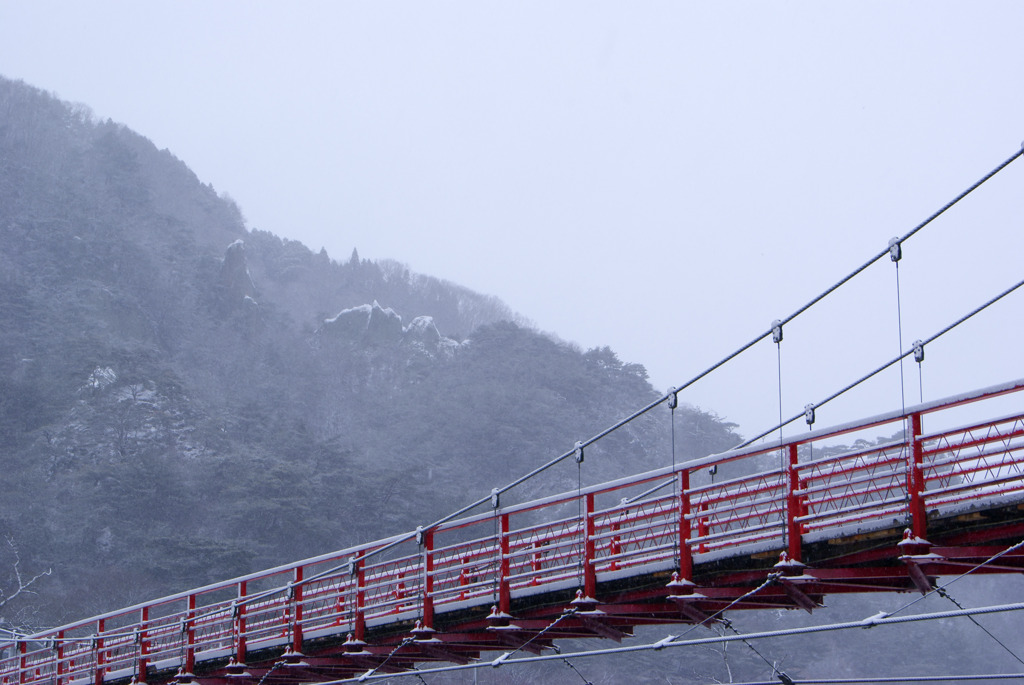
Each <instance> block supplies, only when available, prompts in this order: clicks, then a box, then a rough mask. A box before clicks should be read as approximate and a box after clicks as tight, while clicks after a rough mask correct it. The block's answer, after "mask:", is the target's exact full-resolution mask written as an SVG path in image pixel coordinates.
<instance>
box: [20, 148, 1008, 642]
mask: <svg viewBox="0 0 1024 685" xmlns="http://www.w3.org/2000/svg"><path fill="white" fill-rule="evenodd" d="M1022 155H1024V146H1022V147H1021V149H1019V150H1018V151H1017V152H1015V153H1014V154H1013V155H1011V156H1010V157H1008V158H1007V159H1006V160H1004V161H1003V162H1002V163H1000V164H999V165H998V166H996V167H995V168H994V169H992V170H991V171H989V172H988V173H987V174H985V175H984V176H983V177H982V178H980V179H979V180H977V181H976V182H975V183H973V184H972V185H971V186H970V187H968V188H967V189H966V190H964V191H962V192H961V193H960V194H958V195H957V196H956V197H954V198H953V199H952V200H950V201H949V202H947V203H946V204H945V205H943V206H942V207H941V208H940V209H938V210H937V211H936V212H934V213H933V214H931V215H930V216H929V217H928V218H926V219H925V220H924V221H922V222H921V223H919V224H918V225H917V226H915V227H914V228H912V229H911V230H910V231H908V232H907V233H905V234H904V235H903V236H901V237H899V238H898V239H897V240H898V242H899V243H902V242H903V241H905V240H907V239H909V238H910V237H911V236H913V235H914V234H916V233H917V232H919V231H920V230H921V229H923V228H924V227H925V226H927V225H928V224H930V223H931V222H932V221H934V220H935V219H937V218H938V217H940V216H941V215H942V214H944V213H945V212H946V211H947V210H949V209H950V208H951V207H953V206H954V205H956V204H957V203H959V202H960V201H961V200H963V199H964V198H966V197H967V196H968V195H970V194H971V193H973V192H974V191H975V190H977V189H978V188H979V187H980V186H982V185H983V184H984V183H985V182H987V181H988V180H990V179H991V178H992V177H994V176H995V175H996V174H998V173H999V172H1000V171H1002V170H1003V169H1005V168H1006V167H1007V166H1009V165H1010V164H1011V163H1013V162H1014V161H1015V160H1016V159H1018V158H1019V157H1021V156H1022ZM887 254H889V248H888V247H887V248H886V249H884V250H882V251H881V252H879V253H878V254H876V255H875V256H873V257H871V258H870V259H869V260H868V261H866V262H864V263H863V264H862V265H861V266H859V267H857V268H856V269H854V270H853V271H852V272H850V273H849V274H847V275H846V276H845V277H843V278H841V279H840V280H839V281H836V282H835V283H834V284H833V285H831V286H830V287H828V288H827V289H825V290H823V291H822V292H821V293H819V294H818V295H817V296H816V297H814V298H813V299H811V300H810V301H809V302H807V303H806V304H804V305H803V306H802V307H800V308H799V309H797V310H796V311H794V312H793V313H792V314H790V315H789V316H787V317H785V318H783V319H781V320H778V321H776V322H773V326H772V328H769V329H768V330H766V331H764V332H763V333H761V334H760V335H758V336H756V337H755V338H753V339H751V340H750V341H749V342H748V343H746V344H745V345H742V346H741V347H739V348H738V349H737V350H735V351H734V352H732V353H731V354H729V355H727V356H725V357H723V358H722V359H721V360H720V361H718V362H716V363H715V364H712V365H711V366H709V367H708V368H706V369H705V370H704V371H702V372H700V373H699V374H697V375H696V376H694V377H692V378H691V379H690V380H688V381H687V382H686V383H684V384H683V385H681V386H679V387H677V388H673V390H672V391H670V392H669V393H667V394H665V395H662V396H661V397H659V398H658V399H656V400H653V401H652V402H650V403H649V404H647V405H646V406H645V407H643V408H642V409H639V410H637V411H635V412H633V413H632V414H630V415H629V416H627V417H626V418H624V419H622V420H620V421H619V422H617V423H615V424H613V425H612V426H609V427H608V428H606V429H604V430H603V431H601V432H599V433H597V434H596V435H594V436H593V437H591V438H590V439H588V440H585V441H581V444H582V446H583V447H588V446H590V445H591V444H593V443H595V442H597V441H598V440H600V439H602V438H604V437H605V436H607V435H608V434H610V433H612V432H614V431H616V430H618V429H619V428H621V427H622V426H624V425H626V424H628V423H630V422H632V421H634V420H635V419H637V418H639V417H640V416H642V415H644V414H646V413H647V412H649V411H650V410H651V409H653V408H654V407H657V406H658V405H660V404H661V403H663V402H665V401H666V400H668V399H669V397H670V396H672V395H675V394H677V393H678V392H679V391H681V390H684V389H686V388H688V387H690V386H691V385H693V384H695V383H696V382H697V381H699V380H701V379H703V378H705V377H706V376H708V375H710V374H711V373H712V372H714V371H716V370H717V369H719V368H721V367H722V366H724V365H725V364H727V363H728V362H730V361H732V360H733V359H735V358H736V357H738V356H739V355H740V354H742V353H743V352H746V351H747V350H749V349H750V348H751V347H753V346H754V345H756V344H757V343H759V342H760V341H761V340H763V339H765V338H766V337H768V336H769V335H771V334H772V333H773V331H774V330H775V326H776V325H785V324H787V323H789V322H791V321H793V320H794V319H796V318H797V317H798V316H800V315H801V314H803V313H804V312H806V311H807V310H808V309H810V308H811V307H813V306H814V305H815V304H817V303H818V302H821V301H822V300H823V299H825V298H826V297H828V296H829V295H830V294H832V293H833V292H835V291H836V290H837V289H838V288H840V287H841V286H843V285H844V284H845V283H847V282H848V281H850V280H852V279H853V278H854V277H856V276H857V275H859V274H860V273H861V272H863V271H864V270H865V269H867V268H868V267H869V266H871V265H872V264H874V263H875V262H876V261H878V260H879V259H881V258H882V257H884V256H885V255H887ZM1022 283H1024V282H1022ZM1020 285H1021V283H1019V284H1018V285H1017V286H1014V288H1011V290H1013V289H1016V288H1017V287H1019V286H1020ZM1007 292H1009V291H1007ZM1004 294H1006V293H1004ZM1000 297H1002V296H1000ZM995 299H998V297H997V298H995ZM993 301H994V300H993ZM985 306H987V305H985ZM983 308H984V306H983V307H981V308H979V310H976V311H980V309H983ZM974 313H976V312H972V314H970V315H968V316H967V317H964V319H963V320H966V319H967V318H970V316H973V314H974ZM961 322H962V320H961V321H958V322H957V323H956V324H953V325H952V326H950V327H948V328H947V329H945V330H944V331H942V332H940V333H939V334H937V335H935V336H933V337H932V338H930V339H929V341H931V340H934V339H935V338H937V337H939V335H941V334H942V333H945V332H946V331H947V330H949V329H951V328H953V327H955V326H956V325H959V323H961ZM905 356H906V354H903V355H901V356H900V357H899V358H898V359H897V360H896V361H898V360H899V359H902V358H903V357H905ZM892 363H895V362H890V364H887V365H885V366H884V367H882V368H880V369H878V370H876V371H875V372H872V373H871V374H869V375H868V376H865V377H864V378H863V379H861V381H857V383H854V384H852V385H851V386H848V387H847V388H844V389H843V390H841V391H840V392H838V393H836V394H834V395H832V396H830V397H829V398H828V400H825V402H828V401H830V400H832V399H834V398H835V397H838V396H839V395H841V394H842V393H844V392H846V391H847V390H849V389H850V388H851V387H853V386H854V385H856V384H858V383H860V382H862V381H863V380H866V379H867V378H870V377H871V376H873V375H874V374H875V373H878V372H879V371H881V370H882V369H884V368H887V367H888V366H890V365H891V364H892ZM825 402H822V403H819V405H816V406H820V404H824V403H825ZM799 416H800V415H797V416H795V417H793V418H792V419H789V420H788V421H785V422H783V423H782V425H781V426H778V427H776V428H779V429H781V427H782V426H784V425H786V424H788V423H791V422H792V421H794V420H796V419H797V418H799ZM776 428H773V429H771V430H769V431H767V432H766V433H763V434H761V435H759V436H757V437H756V438H753V439H751V440H748V441H746V442H744V443H742V444H741V445H738V446H737V447H736V448H734V449H738V448H740V447H744V446H746V445H749V444H751V443H753V442H755V441H756V440H758V439H760V438H762V437H764V436H765V435H767V434H768V433H772V432H774V431H775V430H776ZM573 454H575V450H570V451H568V452H565V453H563V454H561V455H559V456H558V457H555V458H554V459H551V460H550V461H548V462H547V463H545V464H542V465H541V466H539V467H537V468H535V469H533V470H532V471H530V472H529V473H527V474H525V475H524V476H521V477H520V478H518V479H516V480H514V481H512V482H510V483H508V484H507V485H505V486H503V487H500V488H495V489H494V490H492V492H491V495H490V496H487V497H482V498H480V499H478V500H476V501H474V502H472V503H470V504H467V505H465V506H463V507H462V508H460V509H458V510H456V511H453V512H451V513H450V514H448V515H446V516H443V517H441V518H439V519H437V520H436V521H434V522H433V523H431V524H429V525H427V526H422V527H420V529H419V530H420V531H426V530H432V529H435V528H437V527H438V526H440V525H443V524H444V523H447V522H449V521H451V520H454V519H456V518H458V517H459V516H462V515H463V514H465V513H468V512H469V511H472V510H473V509H475V508H477V507H479V506H482V505H483V504H486V503H487V502H488V501H492V500H493V498H494V497H495V496H496V495H498V496H500V495H501V494H504V493H505V492H507V491H509V490H511V489H513V488H515V487H517V486H519V485H521V484H522V483H524V482H526V481H527V480H530V479H532V478H533V477H535V476H537V475H539V474H540V473H543V472H544V471H546V470H547V469H549V468H551V467H553V466H555V465H556V464H559V463H561V462H562V461H564V460H565V459H568V458H569V457H570V456H572V455H573ZM416 535H417V531H412V532H409V533H406V534H403V535H400V536H398V537H397V538H396V539H394V540H392V541H391V542H390V543H388V544H386V545H383V546H381V547H378V548H375V549H373V550H369V551H365V552H360V553H357V554H356V556H355V557H354V558H353V560H352V561H351V562H350V563H361V562H363V561H365V560H366V559H369V558H371V557H374V556H378V555H380V554H383V553H384V552H386V551H388V550H390V549H393V548H395V547H396V546H398V545H400V544H402V543H404V542H408V541H409V540H412V539H414V538H415V537H416ZM348 565H349V564H343V565H339V566H336V567H333V568H330V569H327V570H324V571H321V572H318V573H317V574H315V575H313V576H310V577H309V578H307V579H304V580H303V583H309V582H313V581H315V580H319V579H321V578H324V577H326V576H329V575H333V574H335V573H337V572H338V571H340V570H342V569H344V568H346V567H347V566H348ZM289 587H290V584H289ZM286 589H287V588H274V589H272V590H266V591H264V592H260V593H257V594H255V595H250V596H246V597H244V598H240V599H239V600H238V604H248V603H251V602H254V601H257V600H258V599H263V598H266V597H270V596H273V595H274V594H277V593H279V592H282V591H285V590H286ZM227 610H228V608H222V609H217V610H214V611H211V612H208V613H205V614H204V613H200V614H197V616H196V617H195V618H200V617H205V616H212V615H216V614H218V613H222V612H224V611H227ZM35 635H39V633H36V634H34V636H33V637H31V638H28V639H45V638H42V637H39V638H36V637H35ZM115 635H118V634H117V633H105V634H104V636H105V637H112V636H115ZM16 641H21V640H16ZM63 641H64V642H71V641H75V639H74V638H64V639H63Z"/></svg>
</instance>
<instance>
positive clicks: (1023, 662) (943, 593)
mask: <svg viewBox="0 0 1024 685" xmlns="http://www.w3.org/2000/svg"><path fill="white" fill-rule="evenodd" d="M938 594H939V596H941V597H945V598H946V599H948V600H949V601H950V602H952V603H953V604H955V605H956V607H957V608H958V609H963V608H964V607H963V605H962V604H960V602H958V601H956V600H955V599H953V595H951V594H949V593H948V592H946V589H945V588H939V589H938ZM967 618H969V619H970V620H971V623H973V624H974V625H976V626H978V627H979V628H981V629H982V630H983V631H984V632H985V634H986V635H988V636H989V637H990V638H992V639H993V640H995V642H996V644H997V645H999V646H1000V647H1002V648H1003V649H1004V650H1006V652H1007V653H1009V655H1010V656H1012V657H1013V658H1014V659H1016V660H1017V662H1018V663H1020V664H1021V665H1022V666H1024V659H1021V658H1020V657H1019V656H1017V653H1016V652H1014V651H1013V650H1012V649H1010V648H1009V647H1007V646H1006V643H1004V642H1003V641H1002V640H1000V639H999V638H998V637H996V636H995V635H994V634H993V633H992V631H990V630H989V629H988V628H986V627H985V626H983V625H981V624H980V623H978V619H976V618H974V617H973V616H968V617H967Z"/></svg>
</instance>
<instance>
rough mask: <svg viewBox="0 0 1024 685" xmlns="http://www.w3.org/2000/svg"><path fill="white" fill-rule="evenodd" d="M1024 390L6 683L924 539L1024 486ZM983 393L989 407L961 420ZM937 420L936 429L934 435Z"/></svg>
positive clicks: (749, 454) (66, 650) (353, 555)
mask: <svg viewBox="0 0 1024 685" xmlns="http://www.w3.org/2000/svg"><path fill="white" fill-rule="evenodd" d="M1020 390H1024V380H1021V381H1015V382H1011V383H1006V384H1004V385H1000V386H994V387H991V388H987V389H985V390H981V391H978V392H975V393H970V394H964V395H960V396H957V397H953V398H949V399H946V400H941V401H937V402H932V403H928V404H923V405H919V406H917V407H913V408H911V409H910V410H908V411H907V412H906V413H903V412H893V413H889V414H884V415H880V416H876V417H872V418H869V419H865V420H863V421H858V422H854V423H850V424H846V425H843V426H839V427H835V428H831V429H826V430H820V431H813V432H808V433H805V434H803V435H800V436H798V437H794V438H791V439H787V440H784V441H779V440H775V441H774V442H769V443H766V444H763V445H759V446H752V447H748V448H745V449H743V450H737V451H733V452H728V453H725V454H721V455H715V456H711V457H707V458H705V459H700V460H697V461H692V462H688V463H685V464H681V465H678V466H677V467H675V468H674V469H673V468H663V469H659V470H656V471H651V472H648V473H643V474H639V475H636V476H633V477H629V478H624V479H621V480H618V481H614V482H611V483H605V484H602V485H598V486H594V487H588V488H583V489H581V490H580V491H579V492H572V493H566V494H562V495H556V496H552V497H548V498H545V499H541V500H537V501H533V502H527V503H524V504H518V505H514V506H507V507H502V508H496V509H494V510H493V511H490V512H486V513H483V514H479V515H476V516H471V517H468V518H464V519H461V520H457V521H451V522H449V523H445V524H442V525H439V526H437V527H436V528H434V529H431V530H421V531H419V534H418V535H417V539H416V540H409V541H407V542H402V543H401V544H398V545H395V544H393V543H395V542H397V541H401V540H402V538H403V536H396V537H394V538H389V539H385V540H379V541H376V542H373V543H370V544H367V545H363V546H358V547H352V548H348V549H344V550H341V551H338V552H335V553H332V554H328V555H324V556H321V557H316V558H313V559H307V560H304V561H301V562H298V563H296V564H293V565H289V566H283V567H279V568H275V569H271V570H268V571H263V572H260V573H254V574H252V575H249V576H245V577H242V578H236V579H233V580H229V581H225V582H223V583H218V584H215V585H209V586H206V587H202V588H198V589H195V590H191V591H188V592H184V593H181V594H178V595H173V596H170V597H165V598H162V599H158V600H155V601H152V602H148V603H145V604H140V605H136V606H133V607H129V608H127V609H124V610H121V611H116V612H111V613H108V614H104V615H102V616H98V617H94V618H91V619H88V620H86V621H81V622H77V623H72V624H68V625H65V626H61V627H59V628H54V629H52V630H46V631H43V632H40V633H37V634H34V635H31V636H27V637H25V638H24V639H17V640H13V641H10V642H8V643H6V644H5V645H4V646H3V651H2V652H0V655H2V658H0V685H26V684H28V683H41V682H46V683H51V684H52V685H71V684H72V683H88V682H92V683H95V684H96V685H99V684H100V683H103V682H104V681H108V682H109V681H113V680H124V681H127V680H129V679H130V678H133V677H134V678H136V680H138V681H142V680H144V679H145V675H146V674H147V673H153V672H154V671H157V672H162V673H173V672H174V671H176V670H178V671H181V672H183V673H192V672H194V671H195V670H196V668H197V665H198V666H202V665H203V664H204V663H214V662H217V663H221V662H223V663H227V664H228V665H229V666H228V667H230V664H232V663H238V664H244V663H246V660H247V657H249V656H251V655H252V654H253V653H255V652H257V651H259V650H266V649H272V650H273V649H276V650H277V653H278V654H280V653H281V650H284V651H285V652H289V651H290V652H295V653H298V652H301V651H302V648H303V644H304V641H306V640H309V639H310V638H325V637H327V638H329V637H332V636H339V639H343V638H344V636H346V635H349V634H351V635H352V636H353V637H354V638H355V639H357V640H362V639H363V638H365V637H367V635H368V634H371V633H373V632H374V631H375V630H377V629H379V628H381V627H386V626H387V625H389V624H393V623H397V622H399V621H409V620H413V619H416V620H419V621H421V624H422V625H423V626H435V625H438V624H443V623H445V622H446V620H447V619H446V618H445V616H446V615H447V616H455V615H456V614H457V613H458V612H459V611H460V610H466V609H472V608H478V607H480V606H489V605H492V604H493V605H495V606H496V607H497V609H498V610H499V611H502V612H506V613H507V612H509V611H510V609H511V603H512V602H513V601H516V602H522V601H529V598H530V597H532V596H535V595H540V594H543V593H550V592H556V591H563V590H573V589H576V588H580V589H582V590H583V592H584V593H585V594H586V595H587V596H590V597H598V596H599V593H600V585H601V584H602V583H604V582H605V581H609V580H621V579H628V578H629V577H632V576H641V575H644V574H650V573H652V572H655V571H660V570H677V571H679V572H680V575H681V576H682V577H684V578H691V577H692V575H693V571H694V568H695V566H699V565H700V564H701V563H702V562H704V561H708V560H712V559H716V558H721V557H728V556H731V555H737V554H749V553H750V552H751V551H773V550H774V551H782V550H785V551H787V552H788V554H789V556H790V558H792V559H797V560H799V559H800V558H801V549H802V546H803V545H804V544H807V543H810V542H813V541H815V540H818V539H824V538H834V537H837V536H842V535H845V534H850V535H852V534H857V533H860V532H864V531H868V530H872V529H878V528H882V527H891V526H892V524H893V522H894V521H895V522H897V523H899V524H900V525H904V524H905V525H907V526H908V527H910V528H911V529H912V531H913V532H914V534H916V535H917V536H919V537H922V538H923V537H924V536H925V535H926V534H927V527H928V518H927V515H926V512H928V514H929V515H931V516H932V517H933V518H935V517H936V516H939V517H941V516H945V515H948V514H955V513H958V512H961V511H966V510H970V509H980V508H985V507H988V506H993V505H994V503H1003V504H1005V503H1006V501H1007V500H1008V498H1017V499H1024V406H1022V405H1021V402H1020V401H1019V399H1016V398H1020V397H1021V396H1020V395H1013V396H1012V397H1010V398H1006V399H1004V400H1002V402H1006V401H1007V399H1009V400H1011V402H1010V404H1011V409H1012V408H1013V407H1012V405H1013V403H1014V402H1015V403H1016V409H1017V411H1011V413H1010V414H1009V415H1005V416H1000V417H998V418H992V417H991V416H990V414H992V413H994V412H995V411H996V409H997V408H998V407H997V402H996V399H997V398H999V397H1001V396H1006V395H1010V394H1012V393H1017V392H1019V391H1020ZM968 405H972V408H974V409H977V408H979V407H981V408H982V409H981V415H984V416H986V417H987V418H985V419H982V420H975V421H967V422H966V423H964V424H963V425H960V426H958V427H953V426H952V425H951V424H952V423H953V422H955V421H956V420H957V419H956V416H957V414H958V412H962V410H963V409H964V408H965V407H967V406H968ZM990 407H991V408H990ZM947 417H949V418H947ZM926 420H927V423H928V424H929V425H931V426H935V427H936V428H937V430H935V431H934V432H931V433H926V432H925V431H924V424H925V422H926ZM879 428H883V429H885V430H888V431H889V432H890V434H891V433H899V432H900V430H901V429H906V430H905V431H904V435H905V437H899V438H896V439H894V440H892V441H889V442H882V443H881V444H878V443H870V442H867V441H862V442H859V443H855V448H854V449H848V450H845V451H843V452H842V453H840V454H834V455H829V456H821V455H823V454H825V453H826V452H825V450H824V449H823V447H822V445H823V444H825V443H827V442H828V441H830V440H835V439H836V438H837V437H839V436H847V435H853V434H856V433H858V432H863V431H866V430H877V429H879ZM815 452H817V454H818V455H819V456H815ZM712 466H714V467H716V470H717V472H718V473H719V474H722V475H723V478H722V479H721V480H719V481H717V482H715V481H714V476H713V475H712V474H710V473H709V468H710V467H712ZM726 471H730V472H732V473H733V474H734V475H733V476H732V477H725V472H726ZM385 547H386V548H387V551H386V553H378V552H377V551H376V550H381V549H382V548H385Z"/></svg>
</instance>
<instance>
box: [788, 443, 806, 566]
mask: <svg viewBox="0 0 1024 685" xmlns="http://www.w3.org/2000/svg"><path fill="white" fill-rule="evenodd" d="M797 462H798V453H797V445H796V443H793V444H791V445H790V446H789V468H788V469H787V471H786V474H787V480H788V488H787V493H786V538H787V539H788V541H789V550H788V552H789V558H790V559H792V560H793V561H800V552H801V542H802V530H801V526H800V522H799V521H797V520H796V518H797V516H800V515H801V513H803V507H802V501H801V499H800V497H799V496H798V495H797V492H796V491H797V490H798V489H799V488H800V475H799V472H798V471H797Z"/></svg>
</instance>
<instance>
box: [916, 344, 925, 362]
mask: <svg viewBox="0 0 1024 685" xmlns="http://www.w3.org/2000/svg"><path fill="white" fill-rule="evenodd" d="M914 361H915V362H917V363H918V364H920V363H921V362H923V361H924V343H923V342H921V341H920V340H915V341H914Z"/></svg>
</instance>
